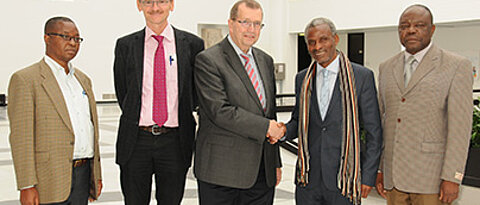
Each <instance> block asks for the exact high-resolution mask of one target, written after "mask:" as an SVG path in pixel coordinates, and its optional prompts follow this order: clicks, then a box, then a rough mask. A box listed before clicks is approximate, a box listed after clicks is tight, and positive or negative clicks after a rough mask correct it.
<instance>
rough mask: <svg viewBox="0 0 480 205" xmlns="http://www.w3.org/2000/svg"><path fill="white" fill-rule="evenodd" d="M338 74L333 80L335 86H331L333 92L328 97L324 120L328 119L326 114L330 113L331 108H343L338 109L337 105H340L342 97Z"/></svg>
mask: <svg viewBox="0 0 480 205" xmlns="http://www.w3.org/2000/svg"><path fill="white" fill-rule="evenodd" d="M338 75H340V73H338ZM338 75H337V78H336V80H335V86H334V87H333V93H332V97H331V98H330V103H329V104H328V109H327V114H325V121H327V120H328V119H329V118H328V116H329V115H331V112H333V111H332V110H335V111H336V110H342V109H343V108H341V107H340V109H338V106H342V97H341V91H340V76H338ZM317 107H318V106H317ZM318 113H320V110H319V111H318Z"/></svg>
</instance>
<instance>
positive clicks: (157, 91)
mask: <svg viewBox="0 0 480 205" xmlns="http://www.w3.org/2000/svg"><path fill="white" fill-rule="evenodd" d="M153 38H155V40H157V41H158V47H157V50H156V51H155V58H154V62H153V110H152V111H153V112H152V119H153V121H154V122H155V123H156V124H157V125H158V126H162V125H163V124H165V122H166V121H167V118H168V112H167V85H166V78H165V73H166V70H165V51H164V49H163V36H153Z"/></svg>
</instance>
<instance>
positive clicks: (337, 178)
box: [287, 18, 382, 205]
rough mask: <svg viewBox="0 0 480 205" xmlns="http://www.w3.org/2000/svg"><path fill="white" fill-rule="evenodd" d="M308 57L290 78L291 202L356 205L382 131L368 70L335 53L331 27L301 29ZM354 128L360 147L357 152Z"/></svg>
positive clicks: (367, 186) (319, 21)
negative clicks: (293, 164) (294, 146)
mask: <svg viewBox="0 0 480 205" xmlns="http://www.w3.org/2000/svg"><path fill="white" fill-rule="evenodd" d="M305 39H306V43H307V47H308V51H309V53H310V55H311V57H312V59H313V61H312V64H311V65H310V66H309V68H308V69H304V70H303V71H301V72H299V73H298V74H297V76H296V79H295V93H296V103H295V109H294V111H293V113H292V118H291V119H290V121H289V122H288V124H287V139H293V138H296V137H298V160H297V170H296V179H295V183H296V184H297V186H296V191H295V199H296V202H297V204H327V205H330V204H331V205H342V204H360V199H361V197H364V198H365V197H367V195H368V194H369V192H370V191H371V189H372V187H373V186H374V184H375V177H376V173H377V168H378V165H379V158H380V153H381V147H382V129H381V123H380V115H379V111H378V102H377V91H376V88H375V80H374V76H373V72H372V71H370V70H369V69H367V68H365V67H363V66H361V65H358V64H355V63H351V62H350V61H349V60H348V58H347V57H346V56H345V55H344V54H343V53H342V52H341V51H339V50H336V45H337V44H338V41H339V38H338V35H337V34H336V29H335V25H334V24H333V23H332V22H331V21H330V20H329V19H326V18H316V19H313V20H312V21H311V22H310V23H309V24H308V25H307V26H306V28H305ZM360 127H362V128H363V130H364V131H365V133H366V135H365V139H366V149H365V151H363V152H360Z"/></svg>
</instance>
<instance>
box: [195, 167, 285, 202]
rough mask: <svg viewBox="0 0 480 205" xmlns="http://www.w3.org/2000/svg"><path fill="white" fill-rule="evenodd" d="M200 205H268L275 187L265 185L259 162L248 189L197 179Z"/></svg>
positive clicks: (262, 169) (265, 181)
mask: <svg viewBox="0 0 480 205" xmlns="http://www.w3.org/2000/svg"><path fill="white" fill-rule="evenodd" d="M197 185H198V194H199V199H200V200H199V201H200V204H201V205H269V204H273V197H274V193H275V187H268V186H267V179H266V177H265V165H264V163H263V159H262V163H261V164H260V170H259V172H258V176H257V181H256V182H255V184H254V185H253V186H252V187H250V188H248V189H238V188H231V187H225V186H220V185H215V184H211V183H207V182H204V181H200V180H197Z"/></svg>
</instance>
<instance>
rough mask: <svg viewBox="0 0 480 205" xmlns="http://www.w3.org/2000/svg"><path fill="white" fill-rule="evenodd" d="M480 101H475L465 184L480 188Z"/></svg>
mask: <svg viewBox="0 0 480 205" xmlns="http://www.w3.org/2000/svg"><path fill="white" fill-rule="evenodd" d="M478 105H479V100H475V101H474V109H473V123H472V139H471V141H470V148H469V150H468V158H467V165H466V167H465V176H464V178H463V184H465V185H470V186H475V187H480V108H479V107H478Z"/></svg>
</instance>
